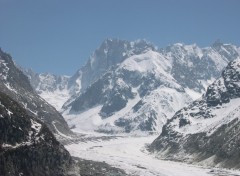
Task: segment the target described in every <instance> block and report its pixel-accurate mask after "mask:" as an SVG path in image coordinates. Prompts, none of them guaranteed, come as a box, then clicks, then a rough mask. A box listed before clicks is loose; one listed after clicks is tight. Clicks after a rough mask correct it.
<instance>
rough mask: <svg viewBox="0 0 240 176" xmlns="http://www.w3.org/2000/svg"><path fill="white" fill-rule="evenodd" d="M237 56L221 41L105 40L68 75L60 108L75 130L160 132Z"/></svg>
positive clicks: (49, 96) (235, 51)
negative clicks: (65, 97) (206, 43)
mask: <svg viewBox="0 0 240 176" xmlns="http://www.w3.org/2000/svg"><path fill="white" fill-rule="evenodd" d="M238 56H239V48H237V47H236V46H234V45H232V44H223V43H220V42H215V43H214V44H213V45H212V46H210V47H206V48H200V47H198V46H197V45H196V44H193V45H185V44H181V43H176V44H174V45H170V46H168V47H166V48H161V49H157V47H156V46H154V45H153V44H151V43H149V42H147V41H145V40H138V41H135V42H129V41H125V40H119V39H107V40H106V41H104V42H103V43H102V44H101V46H100V47H99V48H98V49H97V50H96V51H95V52H94V53H93V54H92V55H91V56H90V58H89V60H88V61H87V64H86V65H85V66H84V67H83V68H81V69H79V70H78V71H77V72H76V74H74V75H73V76H72V77H70V78H69V80H68V83H67V85H68V88H67V90H68V92H70V93H68V95H70V96H69V99H68V100H67V101H66V102H65V103H63V101H62V102H61V104H64V105H63V107H62V109H61V110H60V111H61V112H62V113H63V116H64V117H65V119H67V121H68V124H69V125H70V126H71V127H73V128H74V127H75V128H76V129H78V130H79V131H81V130H97V131H101V132H112V133H115V132H117V133H118V132H135V131H143V132H161V128H162V126H163V125H164V124H165V123H166V121H167V119H168V118H170V117H172V116H173V115H174V113H175V112H176V111H177V110H179V109H180V108H182V107H183V106H185V105H187V104H188V103H189V102H191V101H193V100H195V99H197V98H199V97H200V96H201V94H202V93H203V92H204V91H205V89H206V88H207V86H208V85H209V84H210V83H212V81H213V80H214V78H217V77H219V76H220V75H221V71H222V69H223V68H224V67H225V66H226V65H227V63H228V62H229V61H232V60H234V59H236V58H237V57H238ZM70 85H75V86H70ZM76 85H77V86H76ZM70 90H74V91H70ZM43 92H45V91H43ZM49 92H50V91H49ZM45 95H47V97H45V99H49V98H51V97H54V96H55V94H51V93H50V94H46V93H45ZM62 97H63V96H62ZM81 124H85V125H84V126H83V125H81Z"/></svg>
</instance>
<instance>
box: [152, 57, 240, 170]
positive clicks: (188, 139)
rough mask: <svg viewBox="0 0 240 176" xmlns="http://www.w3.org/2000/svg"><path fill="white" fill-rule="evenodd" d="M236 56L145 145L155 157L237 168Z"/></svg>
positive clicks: (239, 67)
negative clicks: (201, 95) (205, 90)
mask: <svg viewBox="0 0 240 176" xmlns="http://www.w3.org/2000/svg"><path fill="white" fill-rule="evenodd" d="M239 71H240V60H239V59H236V60H234V61H232V62H230V63H229V64H228V66H227V67H226V69H225V70H224V71H223V72H222V77H221V78H219V79H218V80H216V81H215V82H214V83H213V84H212V85H210V86H209V87H208V89H207V92H206V94H205V95H203V97H202V99H200V100H197V101H195V102H193V103H192V104H190V105H189V106H188V107H185V108H183V109H181V110H180V111H178V112H177V113H176V114H175V115H174V116H173V117H172V119H170V120H168V122H167V124H166V125H164V127H163V130H162V134H161V135H160V136H159V137H158V138H157V139H156V140H155V141H154V142H153V143H152V144H151V145H150V146H149V150H150V151H152V152H157V153H158V155H159V157H162V158H168V159H176V160H181V161H187V162H193V163H196V162H197V163H201V162H204V160H208V163H209V164H210V165H213V166H214V165H218V166H222V167H227V168H240V164H239V162H240V148H239V145H240V137H239V135H238V133H239V128H240V121H239V115H240V100H239V97H240V96H239V83H240V72H239Z"/></svg>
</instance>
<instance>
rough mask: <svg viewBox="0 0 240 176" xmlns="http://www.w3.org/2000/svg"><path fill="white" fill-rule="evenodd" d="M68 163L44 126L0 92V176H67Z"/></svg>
mask: <svg viewBox="0 0 240 176" xmlns="http://www.w3.org/2000/svg"><path fill="white" fill-rule="evenodd" d="M71 162H72V161H71V157H70V155H69V153H68V152H67V151H66V149H65V148H64V147H63V146H62V145H61V144H60V143H59V142H58V141H57V140H56V139H55V137H54V135H53V134H52V133H51V131H50V130H49V129H48V127H47V126H46V125H45V124H43V123H42V122H41V121H40V120H38V119H36V118H34V117H32V116H30V115H29V113H28V112H27V111H26V110H25V109H23V108H22V106H21V105H19V104H18V103H17V102H15V101H14V100H13V99H11V98H10V97H9V96H7V95H5V94H3V93H2V92H0V175H5V176H12V175H33V176H34V175H39V176H41V175H42V176H45V175H49V176H50V175H67V171H68V169H69V167H70V165H71Z"/></svg>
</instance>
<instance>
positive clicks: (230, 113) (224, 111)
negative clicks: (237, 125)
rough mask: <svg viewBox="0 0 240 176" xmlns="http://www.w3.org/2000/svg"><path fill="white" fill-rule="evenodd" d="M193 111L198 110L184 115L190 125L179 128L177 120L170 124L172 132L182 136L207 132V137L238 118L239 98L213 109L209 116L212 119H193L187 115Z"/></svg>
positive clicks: (190, 111) (239, 110) (239, 109)
mask: <svg viewBox="0 0 240 176" xmlns="http://www.w3.org/2000/svg"><path fill="white" fill-rule="evenodd" d="M195 111H196V112H198V108H197V109H195V110H194V109H193V110H189V111H187V112H186V113H185V116H186V117H188V119H189V120H190V122H191V124H188V125H185V126H183V127H181V128H179V118H177V119H175V120H174V121H173V122H172V123H171V125H172V126H173V127H174V130H175V131H177V132H179V133H181V134H184V135H186V134H194V133H201V132H207V133H208V135H211V134H212V133H213V132H214V131H215V130H216V129H218V128H219V127H220V126H221V125H223V124H227V123H229V122H231V121H232V120H233V119H235V118H239V114H240V98H236V99H231V100H230V102H229V103H226V104H223V105H222V106H217V107H215V108H213V110H212V111H211V114H212V115H214V117H212V118H206V119H204V118H203V117H202V118H193V117H191V115H189V114H190V113H194V112H195Z"/></svg>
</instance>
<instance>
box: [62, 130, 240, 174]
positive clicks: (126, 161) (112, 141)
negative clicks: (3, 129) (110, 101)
mask: <svg viewBox="0 0 240 176" xmlns="http://www.w3.org/2000/svg"><path fill="white" fill-rule="evenodd" d="M156 137H157V136H156V135H152V136H127V135H125V136H106V135H104V136H102V135H101V134H99V133H89V134H85V135H84V136H82V141H81V142H76V143H72V144H67V145H65V147H66V149H67V150H68V151H69V152H70V154H71V155H72V156H74V157H79V158H83V159H86V160H93V161H100V162H106V163H107V164H109V165H111V166H113V167H117V168H120V169H123V170H124V171H125V172H126V173H127V175H129V176H193V175H194V176H239V175H240V171H234V170H226V169H219V168H208V167H206V166H205V167H202V166H196V165H191V164H186V163H180V162H174V161H167V160H159V159H157V158H156V156H155V155H154V154H150V153H148V151H147V150H146V148H145V147H146V145H149V144H150V143H151V142H152V141H153V140H154V139H155V138H156ZM80 172H81V171H80Z"/></svg>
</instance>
